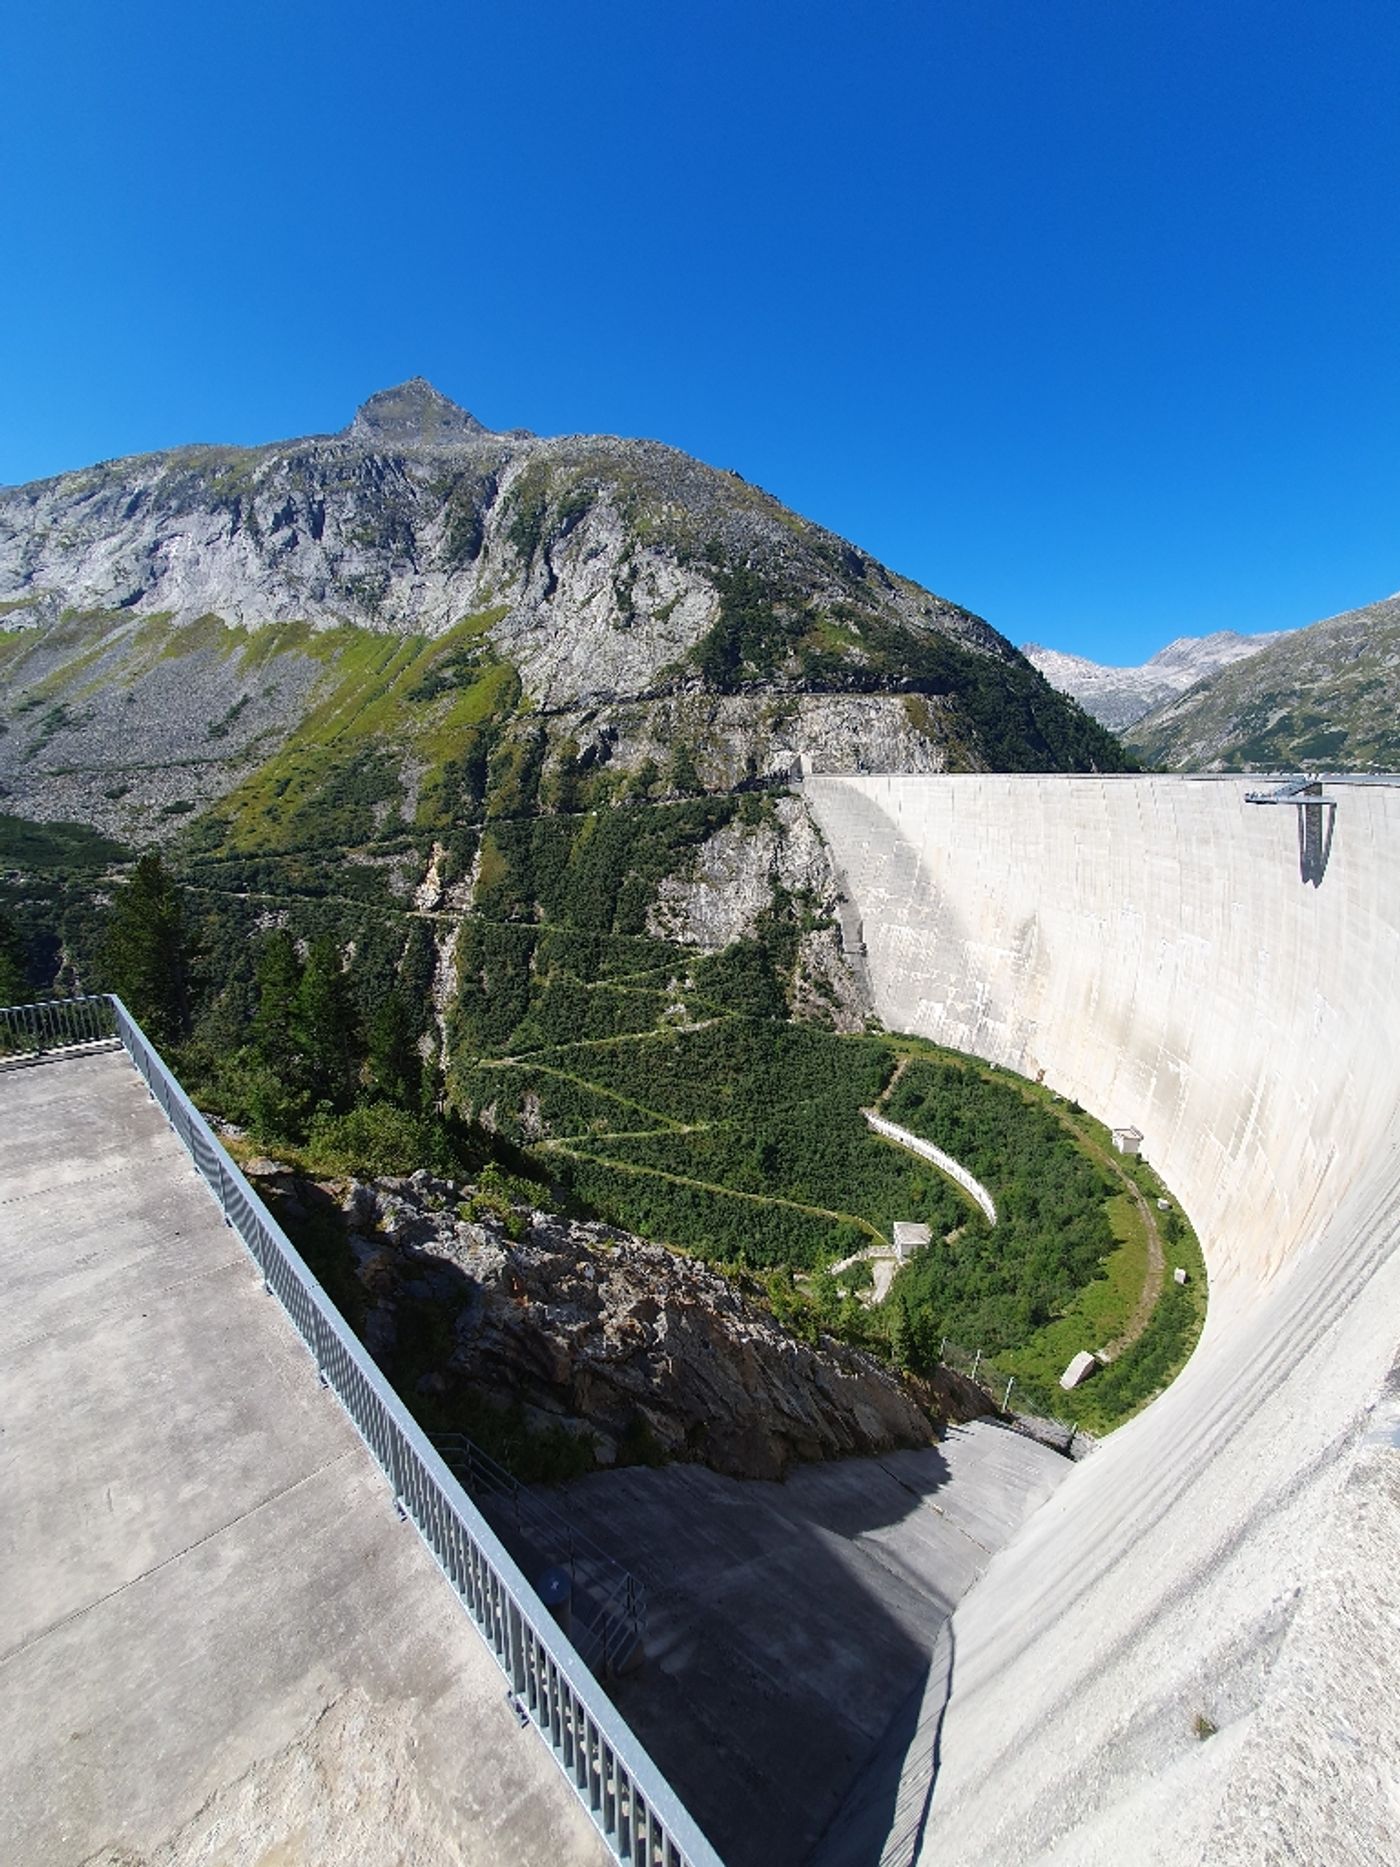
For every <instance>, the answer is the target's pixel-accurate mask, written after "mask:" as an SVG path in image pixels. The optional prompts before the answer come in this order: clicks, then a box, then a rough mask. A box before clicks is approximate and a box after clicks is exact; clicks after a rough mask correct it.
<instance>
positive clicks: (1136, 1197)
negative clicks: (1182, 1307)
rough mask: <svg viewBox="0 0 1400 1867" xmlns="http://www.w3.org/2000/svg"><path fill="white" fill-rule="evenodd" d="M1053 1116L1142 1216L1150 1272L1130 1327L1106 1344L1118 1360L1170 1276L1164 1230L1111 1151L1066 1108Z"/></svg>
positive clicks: (1106, 1351) (1053, 1109)
mask: <svg viewBox="0 0 1400 1867" xmlns="http://www.w3.org/2000/svg"><path fill="white" fill-rule="evenodd" d="M1051 1113H1052V1114H1053V1115H1055V1116H1056V1117H1057V1118H1058V1120H1059V1122H1060V1124H1061V1126H1062V1127H1064V1128H1067V1129H1068V1130H1069V1132H1070V1133H1071V1134H1072V1135H1073V1136H1074V1138H1075V1140H1076V1141H1077V1142H1078V1144H1079V1145H1080V1147H1082V1148H1083V1150H1084V1152H1085V1153H1086V1154H1087V1155H1088V1156H1089V1158H1090V1159H1091V1160H1094V1161H1097V1163H1098V1164H1099V1166H1101V1167H1103V1168H1105V1169H1106V1170H1107V1172H1108V1173H1110V1174H1111V1175H1112V1176H1113V1178H1114V1179H1115V1180H1117V1182H1118V1183H1119V1185H1120V1186H1121V1187H1122V1189H1123V1191H1124V1192H1125V1193H1126V1194H1127V1195H1128V1197H1129V1198H1130V1199H1131V1200H1132V1202H1133V1204H1134V1205H1135V1206H1136V1207H1137V1209H1138V1212H1139V1213H1140V1214H1141V1216H1142V1222H1143V1227H1144V1229H1145V1232H1146V1235H1147V1272H1146V1275H1145V1276H1144V1277H1143V1280H1142V1290H1141V1292H1140V1294H1139V1296H1138V1300H1137V1303H1136V1305H1135V1306H1134V1309H1133V1313H1132V1315H1131V1316H1130V1317H1129V1318H1128V1323H1127V1327H1126V1328H1125V1329H1124V1330H1123V1331H1122V1333H1121V1334H1119V1335H1116V1336H1114V1338H1113V1340H1112V1341H1111V1342H1105V1343H1104V1345H1103V1351H1102V1352H1103V1354H1104V1355H1105V1356H1106V1357H1107V1358H1108V1360H1110V1361H1116V1360H1117V1358H1118V1357H1119V1356H1120V1355H1121V1354H1122V1353H1123V1352H1124V1350H1125V1349H1129V1348H1131V1347H1132V1345H1133V1343H1134V1342H1136V1341H1137V1339H1138V1337H1139V1336H1140V1335H1141V1334H1142V1332H1143V1330H1144V1329H1145V1328H1146V1327H1147V1324H1148V1321H1149V1319H1150V1318H1151V1315H1152V1312H1153V1310H1154V1309H1155V1308H1156V1306H1157V1299H1158V1297H1159V1296H1161V1294H1162V1285H1163V1282H1164V1281H1165V1279H1166V1274H1167V1258H1166V1252H1165V1251H1164V1249H1163V1247H1162V1233H1161V1228H1160V1227H1159V1225H1158V1223H1157V1213H1156V1209H1155V1208H1154V1207H1153V1206H1151V1205H1149V1204H1148V1201H1147V1195H1146V1194H1145V1193H1144V1192H1143V1190H1142V1188H1141V1187H1140V1186H1139V1185H1138V1183H1137V1181H1136V1180H1135V1179H1134V1178H1133V1177H1132V1175H1131V1174H1130V1173H1128V1172H1127V1171H1126V1170H1125V1169H1124V1168H1123V1167H1121V1166H1120V1165H1119V1164H1118V1162H1117V1161H1116V1160H1115V1159H1114V1158H1113V1155H1112V1154H1111V1153H1110V1152H1109V1150H1108V1149H1107V1148H1105V1147H1101V1146H1100V1145H1099V1143H1098V1142H1097V1141H1095V1140H1093V1139H1092V1137H1091V1136H1089V1135H1087V1134H1085V1132H1084V1131H1083V1129H1082V1128H1080V1126H1079V1125H1078V1123H1077V1122H1076V1121H1075V1120H1074V1118H1073V1117H1072V1116H1071V1115H1069V1114H1068V1113H1067V1112H1066V1111H1064V1110H1063V1109H1059V1108H1056V1107H1055V1106H1054V1105H1053V1104H1052V1105H1051Z"/></svg>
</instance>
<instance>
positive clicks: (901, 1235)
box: [894, 1219, 933, 1264]
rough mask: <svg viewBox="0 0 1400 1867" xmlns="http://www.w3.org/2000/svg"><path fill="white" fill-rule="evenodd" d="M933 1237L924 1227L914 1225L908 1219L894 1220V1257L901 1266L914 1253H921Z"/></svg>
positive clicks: (926, 1227)
mask: <svg viewBox="0 0 1400 1867" xmlns="http://www.w3.org/2000/svg"><path fill="white" fill-rule="evenodd" d="M932 1237H933V1233H932V1232H931V1231H930V1230H929V1228H928V1226H926V1225H915V1224H914V1223H913V1221H912V1220H909V1219H896V1220H895V1222H894V1255H895V1256H896V1257H897V1258H898V1259H899V1261H900V1263H901V1264H903V1263H904V1261H905V1259H906V1258H912V1257H913V1255H914V1253H915V1252H916V1251H922V1250H923V1248H924V1246H925V1245H926V1244H927V1243H928V1242H929V1240H930V1239H931V1238H932Z"/></svg>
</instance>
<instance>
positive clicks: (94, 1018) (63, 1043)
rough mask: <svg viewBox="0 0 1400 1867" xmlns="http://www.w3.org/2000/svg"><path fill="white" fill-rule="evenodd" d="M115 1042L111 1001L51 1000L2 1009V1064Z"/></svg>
mask: <svg viewBox="0 0 1400 1867" xmlns="http://www.w3.org/2000/svg"><path fill="white" fill-rule="evenodd" d="M116 1041H117V1025H116V1017H115V1014H114V1012H113V1009H112V1000H111V999H109V998H50V999H44V1000H41V1001H40V1003H38V1004H36V1005H5V1006H0V1062H8V1061H10V1060H11V1059H13V1058H25V1057H33V1058H38V1057H44V1056H49V1055H51V1054H52V1053H54V1052H55V1051H61V1050H79V1049H85V1048H86V1047H87V1046H89V1045H91V1044H102V1043H115V1042H116Z"/></svg>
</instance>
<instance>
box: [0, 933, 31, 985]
mask: <svg viewBox="0 0 1400 1867" xmlns="http://www.w3.org/2000/svg"><path fill="white" fill-rule="evenodd" d="M28 996H29V980H28V976H27V968H26V966H25V963H24V941H23V940H22V939H21V937H20V931H19V928H18V927H16V926H15V924H14V922H13V921H12V920H11V919H10V917H9V915H8V914H3V913H0V1005H17V1004H19V1002H20V1000H21V999H24V998H27V997H28Z"/></svg>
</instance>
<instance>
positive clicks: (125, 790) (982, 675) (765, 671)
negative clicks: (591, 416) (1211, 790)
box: [0, 381, 1121, 840]
mask: <svg viewBox="0 0 1400 1867" xmlns="http://www.w3.org/2000/svg"><path fill="white" fill-rule="evenodd" d="M410 644H411V647H410V646H407V645H410ZM410 661H411V662H413V663H414V667H415V672H416V679H415V680H414V681H413V682H411V683H409V685H408V686H407V687H404V688H403V689H402V691H398V692H397V694H396V698H397V699H398V700H404V699H407V698H410V697H411V698H412V701H413V704H414V705H416V706H417V708H418V711H419V712H420V713H422V712H423V710H424V709H425V708H429V709H430V708H431V704H432V702H433V701H435V700H436V701H438V702H441V703H442V704H439V705H438V707H437V712H436V716H435V719H434V721H433V722H431V723H433V724H438V725H441V724H443V715H444V714H445V712H446V711H449V710H450V709H449V708H448V707H447V705H446V702H445V701H444V700H443V696H444V695H445V694H447V693H448V692H449V691H462V690H464V689H465V688H466V687H467V686H469V685H470V684H471V683H470V682H469V681H468V680H467V678H466V677H467V675H468V673H471V672H474V673H476V674H481V673H482V672H483V671H484V669H485V668H486V666H487V664H488V663H489V665H490V667H491V668H493V669H495V670H496V671H497V674H498V681H497V689H498V691H496V692H495V693H494V694H493V695H491V696H489V697H486V698H481V699H480V707H479V708H478V711H480V710H481V709H486V710H489V711H494V712H495V713H508V714H510V715H511V716H512V717H517V716H519V715H521V714H522V713H525V712H528V713H530V714H531V715H532V716H533V718H534V720H535V722H536V723H537V724H538V725H539V726H541V727H542V729H543V730H544V732H545V735H546V738H547V739H548V741H549V744H550V746H551V747H563V746H565V745H572V746H573V747H574V755H575V756H577V757H579V758H581V759H583V760H585V761H587V760H589V759H591V760H592V761H593V762H594V763H603V762H610V763H611V764H612V766H613V768H614V769H636V768H638V767H639V766H643V765H645V764H646V762H647V761H648V760H649V759H653V758H656V757H658V756H669V755H670V754H671V753H672V752H673V751H674V748H675V746H676V744H677V742H678V741H680V742H683V743H684V744H685V745H686V747H687V750H688V755H689V756H690V758H691V760H692V763H693V768H694V771H695V774H696V777H697V778H698V780H699V782H700V783H702V784H703V785H705V786H707V787H709V788H725V787H727V786H729V785H731V784H732V783H734V782H740V781H743V780H745V779H748V778H752V777H754V776H755V775H761V774H762V773H763V772H764V771H766V770H770V769H779V770H785V769H787V768H788V767H789V766H791V765H792V764H793V763H794V761H796V760H797V759H798V758H800V757H802V756H804V755H805V756H806V757H807V758H808V759H809V760H810V761H812V762H813V763H814V764H816V765H818V766H826V767H829V768H835V767H842V766H848V765H852V764H862V763H863V764H867V765H869V764H872V763H873V764H877V765H890V766H894V767H897V768H899V769H939V768H941V767H942V766H943V765H945V764H951V765H953V766H967V767H971V768H980V767H984V766H997V765H1009V766H1013V767H1015V766H1019V765H1029V766H1032V767H1037V768H1041V767H1043V768H1058V767H1081V768H1082V767H1084V766H1087V765H1091V764H1098V765H1101V766H1107V767H1110V768H1111V767H1113V766H1114V765H1115V764H1116V763H1118V762H1121V752H1120V751H1119V750H1118V749H1117V748H1116V747H1115V745H1114V744H1113V742H1112V741H1111V740H1109V739H1108V738H1106V736H1105V735H1103V734H1098V733H1096V732H1095V731H1094V730H1093V729H1092V728H1089V727H1088V726H1087V723H1086V722H1084V721H1083V720H1082V719H1080V718H1078V717H1077V716H1076V715H1075V714H1074V713H1073V712H1072V710H1070V709H1067V708H1066V707H1065V706H1064V703H1063V701H1062V700H1061V699H1060V697H1059V696H1057V695H1056V694H1055V693H1054V692H1053V691H1052V690H1051V689H1050V688H1049V687H1048V686H1047V685H1046V684H1045V683H1044V682H1042V681H1041V680H1040V679H1039V677H1038V676H1037V675H1036V674H1035V673H1034V671H1033V670H1032V669H1031V668H1030V666H1029V665H1028V663H1026V662H1025V661H1024V659H1023V658H1022V657H1021V656H1020V655H1018V654H1017V652H1016V651H1015V650H1014V649H1013V648H1012V647H1011V645H1010V644H1009V643H1008V642H1006V641H1005V640H1004V638H1002V637H1001V636H999V635H998V634H997V633H996V631H995V630H994V629H992V628H990V627H989V626H988V625H987V624H986V623H985V622H983V621H981V620H980V619H979V618H977V617H976V616H973V615H971V614H970V613H969V612H968V611H966V610H963V609H960V608H958V607H957V606H956V605H955V604H952V603H949V602H947V601H945V600H944V599H943V598H941V597H937V596H934V595H931V594H930V593H929V592H928V591H926V590H922V589H920V588H919V587H918V586H917V585H915V584H913V583H910V582H909V581H908V580H907V579H905V578H902V577H899V576H897V575H896V574H895V573H893V572H891V571H888V570H886V569H885V568H884V567H883V566H882V565H880V564H877V563H876V562H875V561H874V560H873V559H872V558H870V557H869V556H868V555H867V554H866V553H864V552H862V551H860V550H859V549H858V548H857V547H856V546H854V545H851V544H849V543H847V542H846V541H845V540H844V539H841V538H838V537H836V536H835V535H834V534H832V533H830V532H827V531H824V530H823V529H822V528H821V527H819V526H816V525H812V524H809V523H808V522H807V521H806V520H804V519H802V518H800V517H798V516H797V515H796V514H795V513H792V512H789V511H787V510H786V509H785V508H784V507H782V506H781V505H779V503H778V502H777V501H776V500H774V499H772V498H770V497H769V496H768V495H767V494H766V493H763V492H761V491H760V490H759V489H758V488H756V487H753V486H750V485H748V484H746V483H745V482H744V481H743V480H742V479H740V478H739V477H738V476H737V475H735V474H733V473H727V472H720V471H717V470H715V469H713V468H710V467H707V466H704V465H702V464H701V463H700V462H698V461H695V460H692V459H690V458H688V457H687V456H686V455H684V454H681V453H679V452H677V451H676V450H675V449H673V448H669V447H664V446H662V445H660V444H658V443H656V442H651V441H633V440H621V439H618V438H616V437H611V436H572V437H562V438H555V439H541V438H539V437H537V436H533V435H528V434H525V433H523V432H512V433H507V434H498V433H492V432H490V431H488V430H487V429H485V428H483V427H482V426H481V424H480V423H479V422H477V421H475V420H474V419H473V417H472V416H470V415H469V414H467V413H466V411H465V410H462V409H459V408H457V407H456V406H455V405H454V404H452V403H451V402H449V401H447V400H446V398H444V397H442V396H440V395H438V394H437V393H436V392H435V391H434V390H433V389H431V388H430V386H429V385H428V384H426V383H423V382H421V381H416V382H412V383H408V384H405V385H403V386H402V387H400V388H398V389H395V390H389V391H385V392H383V393H381V394H379V395H377V396H374V397H372V398H371V399H370V401H369V402H367V403H366V404H365V405H364V407H363V408H362V409H361V410H360V411H359V413H358V415H357V416H356V417H355V419H354V421H353V422H352V423H351V425H350V426H349V427H348V428H347V429H346V430H345V431H344V432H342V433H341V434H339V435H333V436H322V437H311V438H309V439H304V440H298V441H289V442H278V443H271V444H269V445H266V446H262V447H250V448H236V447H213V446H195V447H183V448H176V449H173V450H170V451H167V452H164V453H158V454H151V455H144V456H139V457H133V458H130V459H125V460H117V461H107V462H104V463H102V464H100V465H98V466H95V467H91V468H88V469H85V470H83V471H80V472H76V473H69V474H63V475H60V476H58V477H57V478H55V479H51V480H46V481H42V482H38V483H36V484H34V485H30V486H23V487H19V488H14V489H10V490H7V491H3V492H0V680H3V695H4V698H3V700H0V728H3V729H4V730H3V732H2V733H0V785H3V786H4V788H5V790H6V791H7V792H8V794H9V796H10V798H11V799H12V800H13V801H12V803H11V804H10V805H9V806H8V807H9V808H10V809H12V810H14V811H16V812H18V813H19V814H21V815H25V816H30V817H48V818H55V817H61V816H68V817H76V818H81V819H82V820H83V821H86V822H90V823H94V824H96V825H98V826H99V827H101V828H102V829H104V830H106V831H109V832H111V833H115V834H122V835H126V836H129V837H131V838H133V839H135V840H146V839H148V838H149V837H151V836H153V835H155V836H159V835H163V834H168V833H170V832H171V828H172V820H173V819H174V818H178V817H179V816H181V815H184V814H188V813H190V812H193V811H194V810H197V809H198V808H199V807H201V806H203V805H205V804H207V803H209V802H210V801H212V800H214V799H217V798H219V797H222V796H224V795H226V794H227V793H228V792H229V791H230V790H231V789H233V788H234V787H235V786H236V784H237V783H238V782H239V781H240V779H241V777H242V776H243V775H244V774H246V773H247V772H248V771H249V770H251V769H254V768H256V767H258V766H259V765H261V764H264V763H265V762H266V761H267V760H268V758H269V757H271V756H273V755H274V754H275V753H276V752H277V751H278V750H279V748H281V747H282V746H284V745H285V744H286V743H287V741H288V740H289V738H290V737H292V736H293V735H296V734H298V733H300V734H301V735H302V736H303V737H306V736H307V735H308V734H309V735H310V736H311V737H312V738H313V739H315V740H316V741H317V743H325V742H326V740H327V738H328V737H336V738H337V739H338V740H339V741H340V742H341V743H342V744H344V743H345V742H346V741H347V739H348V738H349V737H350V736H352V735H353V736H363V737H368V738H372V739H378V740H383V739H385V738H387V737H392V736H393V735H394V733H395V732H398V735H399V738H400V739H402V737H403V736H404V732H405V731H406V732H407V734H408V736H409V737H410V738H411V737H412V736H413V730H412V729H413V724H414V722H413V721H411V720H406V719H405V718H404V717H403V714H404V709H403V707H399V709H398V713H397V714H396V715H395V717H393V718H392V719H391V718H388V717H378V718H375V717H372V715H373V708H372V706H371V704H370V703H371V702H373V701H375V700H378V699H379V698H380V697H381V696H382V695H383V694H385V693H386V692H390V693H391V694H394V693H395V690H394V681H395V679H396V677H397V676H398V675H400V674H402V673H404V671H405V669H406V668H407V665H408V663H409V662H410ZM506 671H508V674H507V672H506ZM347 686H348V687H349V688H353V689H354V693H355V696H356V697H357V698H358V699H359V700H360V701H361V702H362V703H363V704H362V705H360V706H359V708H358V710H357V714H356V717H355V718H354V719H353V720H352V719H350V718H348V717H347V715H346V700H347ZM507 686H509V688H510V692H509V694H508V695H506V694H505V692H504V689H505V688H506V687H507ZM430 690H432V691H430ZM328 704H329V705H330V706H331V707H332V710H333V713H334V718H333V720H331V721H330V722H327V721H325V720H319V721H318V719H317V717H316V716H317V710H318V708H322V709H324V708H325V707H326V706H327V705H328ZM410 710H411V709H410ZM382 714H383V710H382V709H381V715H382ZM461 723H463V724H465V723H466V722H465V721H462V722H461ZM451 724H452V722H448V725H449V727H450V726H451ZM331 728H333V729H334V730H333V731H331ZM323 729H324V730H323ZM449 736H450V734H449ZM439 737H441V735H439ZM443 750H444V748H443V747H441V746H438V747H435V748H430V752H432V751H435V752H436V753H437V754H438V757H439V758H440V756H441V753H442V751H443ZM424 762H425V763H431V762H433V761H432V758H431V756H430V757H429V759H427V760H425V761H424ZM409 788H410V789H411V788H412V781H411V780H410V782H409Z"/></svg>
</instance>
